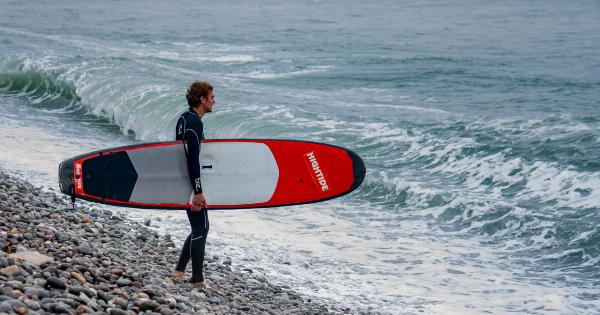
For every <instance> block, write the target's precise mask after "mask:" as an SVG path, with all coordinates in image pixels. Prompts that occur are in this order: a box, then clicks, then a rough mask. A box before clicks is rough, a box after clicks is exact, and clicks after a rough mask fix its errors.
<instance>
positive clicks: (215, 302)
mask: <svg viewBox="0 0 600 315" xmlns="http://www.w3.org/2000/svg"><path fill="white" fill-rule="evenodd" d="M208 303H210V304H220V303H221V299H220V298H218V297H216V296H213V297H211V298H210V299H208Z"/></svg>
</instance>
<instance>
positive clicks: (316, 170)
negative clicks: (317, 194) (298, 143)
mask: <svg viewBox="0 0 600 315" xmlns="http://www.w3.org/2000/svg"><path fill="white" fill-rule="evenodd" d="M305 156H306V158H307V161H308V165H309V168H311V169H312V170H313V173H312V176H313V179H314V180H315V182H316V183H318V184H319V185H320V186H321V191H327V190H329V186H328V185H327V180H326V179H325V175H324V174H323V171H322V170H321V167H320V166H319V162H318V161H317V157H316V156H315V152H314V151H310V152H308V153H306V155H305Z"/></svg>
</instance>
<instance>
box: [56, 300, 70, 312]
mask: <svg viewBox="0 0 600 315" xmlns="http://www.w3.org/2000/svg"><path fill="white" fill-rule="evenodd" d="M53 310H54V312H56V313H59V314H61V313H64V314H72V312H71V307H70V306H69V305H67V304H65V303H62V302H59V303H58V304H57V305H55V306H54V307H53Z"/></svg>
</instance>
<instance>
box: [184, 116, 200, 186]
mask: <svg viewBox="0 0 600 315" xmlns="http://www.w3.org/2000/svg"><path fill="white" fill-rule="evenodd" d="M199 128H200V130H198V131H200V132H202V126H200V127H199ZM201 134H202V133H200V135H201ZM200 135H199V134H198V133H197V131H195V130H193V129H187V130H186V131H185V142H186V143H187V166H188V173H189V174H190V182H191V183H192V187H193V188H194V194H200V193H202V183H201V182H200Z"/></svg>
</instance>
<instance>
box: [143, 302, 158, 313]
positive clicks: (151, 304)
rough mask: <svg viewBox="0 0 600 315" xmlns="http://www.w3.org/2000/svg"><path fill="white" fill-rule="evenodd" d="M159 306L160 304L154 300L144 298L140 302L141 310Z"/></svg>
mask: <svg viewBox="0 0 600 315" xmlns="http://www.w3.org/2000/svg"><path fill="white" fill-rule="evenodd" d="M159 306H160V304H158V303H157V302H156V301H154V300H144V301H142V302H141V303H140V310H141V311H147V310H154V309H156V308H158V307H159Z"/></svg>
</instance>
